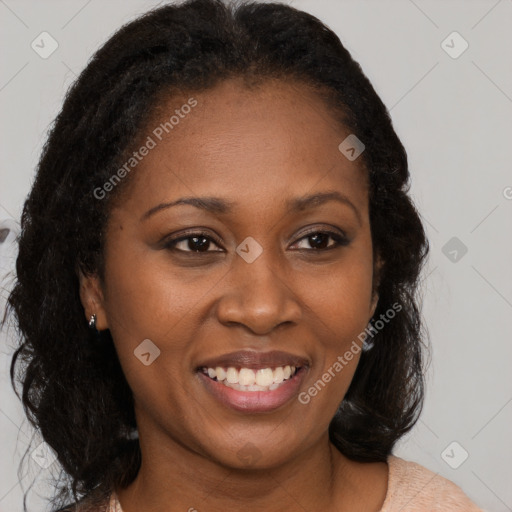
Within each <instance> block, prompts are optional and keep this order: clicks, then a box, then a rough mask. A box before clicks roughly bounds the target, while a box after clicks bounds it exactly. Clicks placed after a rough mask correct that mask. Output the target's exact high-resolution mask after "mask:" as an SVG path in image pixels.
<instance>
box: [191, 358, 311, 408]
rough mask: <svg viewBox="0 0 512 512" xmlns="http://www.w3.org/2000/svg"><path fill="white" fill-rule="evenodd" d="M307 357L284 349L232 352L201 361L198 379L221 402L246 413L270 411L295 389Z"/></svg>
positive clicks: (289, 396)
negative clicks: (282, 350) (285, 351)
mask: <svg viewBox="0 0 512 512" xmlns="http://www.w3.org/2000/svg"><path fill="white" fill-rule="evenodd" d="M308 368H309V361H308V360H307V359H305V358H301V357H297V356H294V355H292V354H287V353H284V352H267V353H261V352H249V351H243V352H234V353H231V354H227V355H226V356H223V357H221V358H217V359H214V360H213V359H212V360H210V361H207V362H204V363H202V364H201V365H200V366H199V367H197V369H196V373H197V375H198V376H199V379H200V381H201V382H202V384H203V385H204V386H205V388H206V390H207V391H208V392H209V394H210V396H212V397H213V398H215V399H216V400H217V401H219V402H220V403H221V404H223V405H224V406H227V407H229V408H231V409H235V410H237V411H241V412H245V413H257V412H269V411H273V410H275V409H278V408H280V407H282V406H284V405H285V404H286V403H288V402H289V401H290V400H291V399H292V398H293V397H294V396H295V395H296V394H297V393H298V390H299V388H300V385H301V383H302V381H303V380H304V377H305V375H306V373H307V370H308Z"/></svg>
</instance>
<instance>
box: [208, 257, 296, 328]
mask: <svg viewBox="0 0 512 512" xmlns="http://www.w3.org/2000/svg"><path fill="white" fill-rule="evenodd" d="M294 282H295V284H296V283H297V276H295V275H292V270H290V269H285V268H284V267H283V265H278V264H276V262H275V261H274V262H272V261H271V254H270V251H263V253H262V254H261V255H260V256H259V257H258V258H257V259H256V260H255V261H253V262H252V263H247V262H246V261H245V260H244V259H243V258H241V257H239V256H236V258H235V260H234V262H233V267H232V268H231V271H230V272H229V276H227V279H226V282H225V285H226V286H225V288H224V293H223V295H222V297H221V299H220V300H219V302H218V304H217V317H218V319H219V321H220V322H221V323H223V324H224V325H228V326H233V325H242V326H244V327H245V328H247V329H249V330H250V331H251V333H253V334H257V335H259V336H263V335H267V334H269V333H271V332H272V331H273V330H274V329H275V328H276V327H278V326H279V325H281V324H285V323H289V324H297V323H298V322H299V321H300V319H301V316H302V307H301V304H300V299H299V297H298V296H297V290H296V286H294Z"/></svg>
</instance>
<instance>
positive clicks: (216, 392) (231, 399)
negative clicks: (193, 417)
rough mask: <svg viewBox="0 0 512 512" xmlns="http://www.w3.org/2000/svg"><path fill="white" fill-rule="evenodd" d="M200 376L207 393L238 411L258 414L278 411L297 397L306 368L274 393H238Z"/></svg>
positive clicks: (206, 376) (200, 374)
mask: <svg viewBox="0 0 512 512" xmlns="http://www.w3.org/2000/svg"><path fill="white" fill-rule="evenodd" d="M198 375H199V378H200V379H201V382H203V383H204V385H205V387H206V389H207V391H208V392H209V393H210V394H212V395H213V396H214V398H216V399H217V400H218V401H219V402H221V403H222V404H224V405H226V406H228V407H230V408H232V409H235V410H237V411H241V412H246V413H256V412H269V411H273V410H275V409H278V408H279V407H282V406H283V405H285V404H286V403H287V402H289V401H290V400H291V399H292V398H293V397H294V396H296V395H297V391H298V389H299V388H300V385H301V384H302V381H303V380H304V376H305V375H306V369H305V367H301V368H299V370H298V371H297V373H296V374H295V375H294V376H293V377H292V378H291V379H288V380H287V381H285V383H284V384H282V385H281V386H279V387H278V388H277V389H274V390H273V391H238V390H236V389H233V388H229V387H227V386H225V385H224V384H221V383H220V382H217V381H216V380H213V379H210V377H208V375H206V374H204V373H203V372H201V371H199V372H198Z"/></svg>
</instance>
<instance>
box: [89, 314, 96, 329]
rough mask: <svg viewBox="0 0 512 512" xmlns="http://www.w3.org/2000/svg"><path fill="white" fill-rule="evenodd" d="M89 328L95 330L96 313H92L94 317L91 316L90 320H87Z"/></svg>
mask: <svg viewBox="0 0 512 512" xmlns="http://www.w3.org/2000/svg"><path fill="white" fill-rule="evenodd" d="M89 328H90V329H96V313H94V315H91V318H90V319H89Z"/></svg>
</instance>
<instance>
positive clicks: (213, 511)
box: [118, 430, 353, 512]
mask: <svg viewBox="0 0 512 512" xmlns="http://www.w3.org/2000/svg"><path fill="white" fill-rule="evenodd" d="M139 432H140V431H139ZM143 438H144V436H141V453H142V463H141V467H140V470H139V472H138V475H137V477H136V479H135V480H134V481H133V482H132V484H130V486H128V487H127V488H126V489H119V490H118V496H119V499H120V502H121V506H122V508H123V512H135V511H137V510H144V511H145V512H164V511H165V512H173V511H178V510H179V511H184V510H187V511H190V512H193V511H194V510H196V511H197V512H202V511H205V510H208V512H217V511H218V512H225V511H226V510H230V509H234V510H245V511H246V512H252V511H257V510H258V511H259V510H265V511H266V512H282V511H283V510H290V509H291V510H297V509H299V510H300V509H301V508H302V509H304V510H324V511H325V512H328V511H330V510H333V511H334V510H339V507H340V505H341V504H342V501H344V500H343V496H345V495H346V496H347V503H348V502H349V497H348V495H349V494H350V493H351V492H352V490H353V483H352V482H351V474H350V469H349V461H348V459H346V458H345V457H344V456H343V455H342V454H341V453H339V451H338V450H337V449H336V448H335V447H334V446H333V445H332V444H331V443H330V442H329V438H328V433H327V432H326V433H325V435H324V436H322V437H321V438H320V439H319V441H318V442H317V443H316V444H314V445H311V446H309V447H308V448H307V449H306V450H304V451H303V452H300V453H298V454H296V455H295V456H294V457H291V458H290V459H289V460H287V461H285V462H283V463H282V464H281V465H279V466H274V467H269V468H265V469H257V470H256V469H250V468H249V469H238V468H230V467H226V466H223V465H219V464H218V463H216V462H214V461H212V460H211V458H208V457H206V456H205V455H203V454H200V453H198V452H196V451H192V450H190V449H189V448H188V447H185V446H183V445H182V444H180V443H178V442H176V441H175V440H172V439H170V438H169V436H168V435H166V434H163V433H162V434H161V435H160V436H159V435H155V430H152V436H151V438H150V439H149V440H148V439H147V438H144V441H143ZM340 494H341V498H340ZM170 507H172V508H170Z"/></svg>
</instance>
